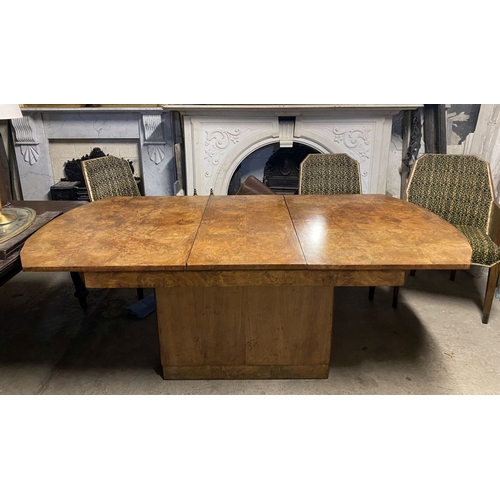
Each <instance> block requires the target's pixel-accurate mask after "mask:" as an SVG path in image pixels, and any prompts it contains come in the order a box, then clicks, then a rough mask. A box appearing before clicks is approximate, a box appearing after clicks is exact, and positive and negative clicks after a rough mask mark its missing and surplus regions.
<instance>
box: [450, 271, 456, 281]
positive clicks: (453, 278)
mask: <svg viewBox="0 0 500 500" xmlns="http://www.w3.org/2000/svg"><path fill="white" fill-rule="evenodd" d="M456 275H457V272H456V271H451V272H450V281H455V276H456Z"/></svg>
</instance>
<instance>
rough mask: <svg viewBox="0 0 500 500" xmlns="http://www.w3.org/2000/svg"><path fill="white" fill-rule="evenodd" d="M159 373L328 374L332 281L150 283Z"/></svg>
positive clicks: (188, 375)
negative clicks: (291, 283)
mask: <svg viewBox="0 0 500 500" xmlns="http://www.w3.org/2000/svg"><path fill="white" fill-rule="evenodd" d="M156 305H157V316H158V331H159V340H160V353H161V362H162V366H163V376H164V378H165V379H264V378H265V379H267V378H328V365H329V361H330V349H331V332H332V319H333V287H332V286H290V287H227V288H217V287H190V288H188V287H185V288H157V289H156Z"/></svg>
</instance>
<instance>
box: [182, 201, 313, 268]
mask: <svg viewBox="0 0 500 500" xmlns="http://www.w3.org/2000/svg"><path fill="white" fill-rule="evenodd" d="M187 266H188V270H207V269H213V270H220V269H226V270H227V269H231V270H233V269H234V270H236V269H298V268H299V269H300V268H305V267H306V264H305V260H304V256H303V255H302V251H301V249H300V245H299V243H298V241H297V236H296V234H295V230H294V227H293V224H292V221H291V220H290V214H289V213H288V209H287V207H286V204H285V201H284V199H283V196H248V195H247V196H229V197H228V196H211V197H210V200H209V201H208V204H207V208H206V210H205V213H204V215H203V220H202V222H201V225H200V229H199V231H198V235H197V237H196V240H195V242H194V245H193V249H192V251H191V254H190V256H189V259H188V263H187Z"/></svg>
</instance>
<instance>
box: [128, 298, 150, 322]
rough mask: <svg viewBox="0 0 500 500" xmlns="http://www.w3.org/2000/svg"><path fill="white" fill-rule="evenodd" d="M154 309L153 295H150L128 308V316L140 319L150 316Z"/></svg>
mask: <svg viewBox="0 0 500 500" xmlns="http://www.w3.org/2000/svg"><path fill="white" fill-rule="evenodd" d="M155 309H156V301H155V294H154V293H151V294H149V295H147V296H146V297H144V298H143V299H142V300H139V302H136V303H135V304H132V305H131V306H129V307H128V310H129V312H130V314H133V315H134V316H137V317H138V318H140V319H142V318H145V317H146V316H148V315H149V314H151V313H152V312H153V311H154V310H155Z"/></svg>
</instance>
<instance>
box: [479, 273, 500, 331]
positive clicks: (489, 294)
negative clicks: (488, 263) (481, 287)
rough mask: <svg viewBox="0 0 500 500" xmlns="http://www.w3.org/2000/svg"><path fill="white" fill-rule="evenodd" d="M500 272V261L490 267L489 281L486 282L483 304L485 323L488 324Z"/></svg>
mask: <svg viewBox="0 0 500 500" xmlns="http://www.w3.org/2000/svg"><path fill="white" fill-rule="evenodd" d="M499 273H500V263H498V264H495V265H494V266H492V267H490V270H489V272H488V282H487V284H486V295H485V297H484V306H483V323H484V324H487V323H488V321H489V319H490V311H491V304H492V303H493V297H494V295H495V289H496V287H497V281H498V275H499Z"/></svg>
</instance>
